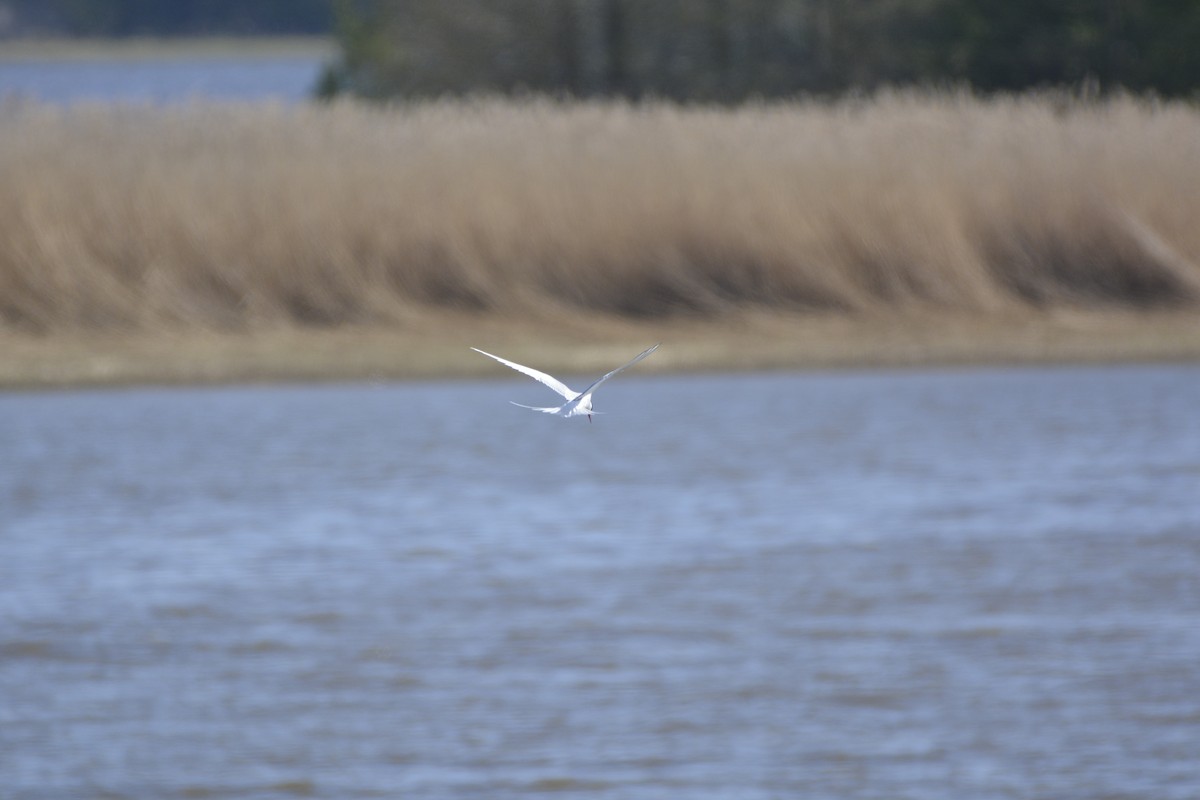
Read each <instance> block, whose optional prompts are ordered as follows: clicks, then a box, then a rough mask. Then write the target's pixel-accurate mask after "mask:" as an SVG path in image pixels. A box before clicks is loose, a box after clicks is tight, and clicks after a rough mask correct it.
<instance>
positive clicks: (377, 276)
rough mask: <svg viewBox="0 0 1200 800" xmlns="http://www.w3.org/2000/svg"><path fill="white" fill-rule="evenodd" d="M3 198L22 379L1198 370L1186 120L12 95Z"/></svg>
mask: <svg viewBox="0 0 1200 800" xmlns="http://www.w3.org/2000/svg"><path fill="white" fill-rule="evenodd" d="M0 178H2V183H0V185H2V186H3V189H0V345H3V351H2V352H3V353H4V356H3V357H2V359H0V372H2V373H3V374H2V375H0V381H3V382H5V383H8V384H10V385H12V384H17V383H25V384H31V383H39V382H52V383H53V382H72V381H75V380H81V381H85V382H86V381H89V380H155V379H163V380H176V379H178V380H189V379H197V378H201V379H203V378H205V377H208V378H209V379H214V380H215V379H223V378H222V376H225V377H255V376H262V377H289V376H290V377H307V376H318V377H319V376H321V375H325V376H335V375H336V376H339V377H353V376H359V375H366V374H380V375H389V376H390V375H398V374H435V373H440V374H450V373H460V372H466V371H468V370H474V369H475V367H473V366H471V365H470V362H469V361H468V360H466V359H465V358H464V357H462V356H460V355H455V354H454V353H457V349H454V350H447V351H446V352H447V355H445V356H444V357H438V358H432V359H429V360H428V361H423V360H422V359H425V358H426V356H420V355H418V351H424V352H430V351H431V350H430V348H432V351H437V352H439V353H440V352H441V350H440V347H441V345H439V343H440V342H446V343H448V344H449V345H452V346H453V348H460V345H463V344H465V339H467V338H470V339H471V341H470V343H471V344H476V343H479V342H487V341H496V340H500V341H504V342H507V343H509V344H511V345H512V346H513V347H515V348H518V349H522V350H524V351H525V352H529V353H530V355H537V352H534V351H536V350H537V348H536V347H534V346H533V345H531V344H530V343H532V342H535V341H537V340H538V339H542V338H544V337H545V335H546V331H548V330H554V329H557V328H558V327H559V326H561V325H563V324H564V321H565V323H566V324H568V326H574V327H573V328H571V329H572V330H575V331H576V333H577V334H578V335H577V337H576V339H577V341H578V342H585V341H591V342H597V343H598V344H597V347H599V348H600V349H603V347H602V346H603V345H613V346H617V345H626V344H632V345H634V346H636V345H637V344H640V342H641V341H642V340H643V339H645V338H646V337H647V336H654V337H655V338H656V339H658V338H675V339H677V340H679V341H682V342H684V347H683V349H678V348H677V349H676V352H679V353H686V355H680V356H678V358H679V359H680V360H679V362H678V363H676V366H679V367H689V366H690V367H702V366H714V367H715V366H729V365H743V366H745V365H756V366H784V365H791V364H800V363H912V362H914V361H923V362H928V361H943V362H944V361H955V362H957V361H965V360H998V359H999V360H1044V359H1046V358H1054V359H1056V360H1058V359H1077V358H1086V359H1089V360H1092V359H1095V358H1100V357H1105V354H1107V357H1109V358H1155V357H1167V358H1184V357H1196V356H1197V355H1200V342H1198V341H1197V339H1200V336H1198V335H1197V333H1196V331H1195V327H1196V326H1195V324H1194V322H1193V320H1194V318H1195V316H1196V315H1195V314H1194V312H1195V311H1196V310H1197V307H1198V303H1200V266H1198V265H1200V226H1197V225H1196V224H1195V221H1196V220H1197V219H1200V192H1198V191H1197V188H1196V187H1197V186H1200V110H1197V109H1196V108H1195V107H1192V106H1187V105H1183V104H1158V103H1152V102H1149V101H1139V100H1135V99H1132V98H1117V99H1114V100H1111V101H1105V102H1101V103H1078V102H1074V101H1071V100H1070V99H1068V98H1064V97H1061V96H1031V97H1023V98H1002V99H994V100H980V99H975V98H971V97H968V96H965V95H958V94H939V95H929V94H920V95H912V94H893V95H886V96H881V97H878V98H875V99H872V100H869V101H855V102H843V103H838V104H818V103H795V104H785V105H770V106H762V107H745V108H739V109H733V110H716V109H686V108H680V107H677V106H670V105H653V104H651V105H645V106H628V105H624V104H619V103H588V104H559V103H554V102H550V101H544V100H528V101H498V100H479V101H471V102H446V103H431V104H424V105H419V106H410V107H392V108H372V107H364V106H361V105H355V104H335V105H331V106H316V107H284V106H279V105H265V104H264V105H205V104H196V105H188V106H182V107H168V108H149V107H77V108H72V109H61V108H50V107H45V106H39V105H36V104H22V103H9V104H7V105H4V106H2V107H0ZM1073 326H1074V327H1073ZM1081 326H1082V327H1081ZM1081 331H1082V332H1081ZM481 337H491V338H490V339H485V338H481ZM568 338H570V337H568ZM460 340H463V341H460ZM154 341H158V342H164V343H167V342H169V343H172V344H171V345H170V347H168V348H167V350H168V352H170V353H174V354H175V355H174V356H169V357H164V358H160V359H157V360H156V357H155V356H154V353H155V352H158V350H160V349H162V348H158V347H157V346H155V345H152V344H148V343H152V342H154ZM319 342H336V343H339V345H338V347H337V348H335V355H332V356H330V357H328V358H325V359H324V360H322V358H319V357H317V356H316V355H315V354H316V353H318V352H324V350H327V349H328V347H325V346H323V345H320V344H318V343H319ZM726 342H738V343H740V348H741V349H739V350H737V351H736V352H733V351H731V350H730V348H729V347H728V346H727V345H726V344H723V343H726ZM905 342H907V343H908V344H905ZM956 342H957V344H956ZM222 343H224V344H222ZM249 343H254V344H249ZM356 343H357V344H356ZM914 343H915V344H914ZM164 346H165V345H164ZM376 347H378V348H379V349H378V353H377V355H374V356H367V355H360V356H356V355H353V354H354V353H356V352H361V353H364V354H365V353H367V352H368V351H370V352H375V351H374V350H373V349H372V348H376ZM256 348H258V349H256ZM323 348H324V350H323ZM410 350H411V352H409V351H410ZM89 352H91V353H93V354H94V355H95V358H96V359H98V360H95V361H94V362H93V361H89V358H90V356H88V355H87V354H88V353H89ZM251 352H254V353H258V355H255V356H253V357H251V356H250V355H248V354H249V353H251ZM565 352H566V351H565V350H564V351H563V352H562V353H558V354H556V353H555V352H554V351H553V350H552V349H551V350H547V351H544V352H543V353H542V354H543V355H544V356H545V358H547V359H548V360H549V361H550V362H551V363H552V364H553V363H554V362H556V361H558V360H560V359H562V358H563V357H565ZM622 352H623V351H622ZM665 352H666V349H665V348H664V353H665ZM56 353H57V354H58V355H56ZM106 353H107V354H108V355H106ZM113 353H123V354H124V355H112V354H113ZM271 353H275V355H274V356H272V355H271ZM287 353H294V355H286V354H287ZM722 353H724V354H725V355H721V354H722ZM743 353H745V355H743ZM71 354H75V355H74V356H72V355H71ZM222 354H224V355H222ZM347 354H351V355H347ZM705 354H707V355H705ZM468 355H469V354H468ZM603 355H604V356H608V355H609V354H608V353H607V352H605V353H604V354H603ZM309 356H311V357H309ZM106 358H107V359H108V361H105V359H106ZM114 359H115V360H114ZM599 360H603V359H598V361H599ZM664 361H666V359H664ZM47 362H49V365H50V367H53V369H49V372H55V370H57V373H56V375H57V377H51V376H49V375H48V373H47V375H46V376H44V377H43V378H38V377H37V375H38V374H42V373H45V372H46V370H45V369H43V370H42V373H39V372H38V370H37V369H34V368H33V367H29V366H27V367H24V368H23V367H21V366H20V365H21V364H25V365H36V364H45V363H47ZM105 363H107V364H109V367H99V368H97V367H95V364H105ZM122 363H124V364H128V365H133V366H127V367H119V366H113V365H114V364H122ZM156 363H157V364H159V366H157V367H155V366H153V365H154V364H156ZM172 363H174V364H175V366H171V365H172ZM221 363H224V364H226V366H225V367H222V366H220V364H221ZM70 364H76V365H77V366H75V367H71V366H69V365H70ZM89 364H92V366H88V365H89ZM189 364H191V365H193V366H192V367H189V366H188V365H189ZM138 365H140V366H138ZM567 366H570V365H567ZM583 366H588V365H582V364H581V365H580V367H581V368H582V367H583ZM89 370H90V371H89ZM22 375H23V376H24V377H22ZM72 376H74V377H72ZM89 376H90V377H89ZM106 376H107V377H106ZM114 376H115V377H114Z"/></svg>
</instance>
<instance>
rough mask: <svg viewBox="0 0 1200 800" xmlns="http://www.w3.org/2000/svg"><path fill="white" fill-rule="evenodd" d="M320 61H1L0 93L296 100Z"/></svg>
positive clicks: (55, 97)
mask: <svg viewBox="0 0 1200 800" xmlns="http://www.w3.org/2000/svg"><path fill="white" fill-rule="evenodd" d="M321 66H322V57H321V56H318V55H294V54H279V55H255V56H251V57H245V56H242V57H239V56H228V57H225V56H188V55H180V56H173V57H147V58H96V59H82V58H81V59H69V60H53V59H46V60H36V59H30V60H8V61H3V60H0V99H9V100H11V99H23V100H39V101H42V102H48V103H55V104H67V103H80V102H126V103H155V104H162V103H174V102H187V101H189V100H199V99H209V100H223V101H251V100H267V99H274V100H279V101H283V102H301V101H304V100H307V99H309V98H310V97H312V93H313V88H314V87H315V86H316V83H317V77H318V75H319V73H320V70H321Z"/></svg>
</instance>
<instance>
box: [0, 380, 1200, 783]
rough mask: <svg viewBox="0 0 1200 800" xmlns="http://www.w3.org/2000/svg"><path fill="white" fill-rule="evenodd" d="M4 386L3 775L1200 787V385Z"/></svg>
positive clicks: (0, 538)
mask: <svg viewBox="0 0 1200 800" xmlns="http://www.w3.org/2000/svg"><path fill="white" fill-rule="evenodd" d="M552 398H553V396H552V395H551V394H550V393H549V392H548V391H547V390H545V389H544V388H543V387H540V386H538V385H536V384H534V383H533V382H532V381H524V380H523V379H521V380H519V381H514V382H494V383H482V382H460V383H452V384H444V383H413V384H403V385H384V386H368V385H361V386H358V385H352V386H322V387H277V388H267V387H253V388H228V389H169V390H168V389H146V390H128V391H106V392H78V393H61V394H8V395H0V550H2V552H3V558H2V559H0V787H2V789H0V795H3V796H4V797H5V798H63V797H130V798H186V797H254V798H288V797H317V798H330V799H331V800H332V799H333V798H338V799H339V800H340V799H342V798H366V797H421V798H446V799H447V800H449V799H454V800H459V799H463V798H489V799H495V798H500V799H504V798H526V797H530V796H542V795H545V796H554V797H565V798H585V797H586V798H655V799H657V798H662V800H668V798H669V799H671V800H674V798H681V797H686V798H712V799H713V800H717V799H718V798H719V799H720V800H726V799H727V798H763V800H766V799H767V798H791V797H805V798H830V799H831V800H832V798H838V799H839V800H845V799H846V798H945V800H958V799H959V798H964V797H970V798H981V799H984V800H986V799H988V798H1042V797H1044V798H1080V800H1083V799H1084V798H1087V799H1088V800H1091V799H1092V798H1097V797H1138V798H1157V799H1159V800H1172V799H1174V798H1178V800H1184V798H1194V797H1196V796H1197V794H1198V792H1200V759H1197V757H1196V752H1197V750H1196V744H1197V742H1200V670H1198V669H1197V667H1196V665H1197V664H1200V624H1197V620H1198V619H1200V499H1198V498H1200V415H1198V414H1197V411H1196V410H1197V408H1200V369H1197V368H1195V367H1129V368H1116V367H1114V368H1101V369H1046V370H979V371H962V372H879V373H866V372H864V373H845V374H811V375H762V376H737V377H726V376H713V377H677V378H651V377H645V376H639V375H636V374H632V373H630V374H625V375H622V376H620V377H619V378H618V379H615V380H614V381H612V382H611V383H609V384H606V385H605V387H604V389H603V391H602V392H601V393H600V394H599V395H598V396H597V408H598V409H599V410H601V411H607V412H609V413H607V414H606V415H604V416H601V417H597V419H596V422H595V423H594V424H590V425H589V424H588V423H587V422H586V421H584V420H576V421H566V420H560V419H556V418H551V417H546V416H543V415H540V414H534V413H531V412H527V411H524V410H522V409H518V408H514V407H512V406H510V405H508V404H507V401H508V400H510V399H511V400H517V401H520V402H531V403H536V402H538V401H541V400H550V399H552Z"/></svg>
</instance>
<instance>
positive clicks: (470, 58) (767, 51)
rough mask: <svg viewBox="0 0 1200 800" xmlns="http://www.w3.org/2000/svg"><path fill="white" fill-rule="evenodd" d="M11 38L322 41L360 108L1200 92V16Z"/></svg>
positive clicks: (910, 17) (105, 1)
mask: <svg viewBox="0 0 1200 800" xmlns="http://www.w3.org/2000/svg"><path fill="white" fill-rule="evenodd" d="M6 21H7V22H6ZM5 24H6V25H7V28H8V29H9V31H10V32H14V31H15V32H18V33H19V32H30V31H32V32H51V33H59V34H66V35H73V36H130V35H157V36H172V35H194V34H214V33H215V34H275V33H279V34H284V33H287V34H296V33H318V34H319V33H328V32H331V31H332V32H333V33H334V35H335V36H336V38H337V40H338V42H339V45H340V52H341V57H340V58H339V60H338V62H337V63H336V64H334V65H332V66H331V67H330V68H329V70H328V72H327V74H326V75H325V78H324V80H323V83H322V90H323V92H324V93H325V94H336V93H339V92H349V93H354V94H359V95H364V96H370V97H395V96H403V97H422V96H430V95H441V94H447V93H450V94H456V93H467V92H522V91H528V92H549V93H555V94H570V95H576V96H582V97H591V96H621V97H631V98H639V97H665V98H673V99H679V100H703V101H718V102H722V101H723V102H734V101H738V100H743V99H746V98H752V97H781V96H790V95H795V94H799V93H811V94H839V93H844V92H846V91H853V90H870V89H872V88H875V87H877V86H881V85H888V84H914V83H917V84H955V85H962V84H967V85H971V86H973V87H975V88H976V89H978V90H981V91H1012V90H1021V89H1027V88H1031V87H1041V86H1063V85H1068V86H1079V85H1087V86H1091V87H1095V88H1098V89H1099V90H1101V91H1104V90H1107V89H1113V88H1117V87H1122V88H1126V89H1130V90H1133V91H1153V92H1157V93H1159V94H1162V95H1166V96H1193V97H1194V96H1196V95H1197V93H1198V92H1200V45H1198V44H1197V43H1200V0H172V1H171V2H165V0H0V26H3V25H5ZM2 32H3V31H0V33H2Z"/></svg>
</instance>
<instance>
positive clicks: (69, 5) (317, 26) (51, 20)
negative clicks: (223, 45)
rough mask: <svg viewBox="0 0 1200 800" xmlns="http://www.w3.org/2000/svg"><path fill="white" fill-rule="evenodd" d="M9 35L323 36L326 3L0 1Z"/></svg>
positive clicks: (328, 19)
mask: <svg viewBox="0 0 1200 800" xmlns="http://www.w3.org/2000/svg"><path fill="white" fill-rule="evenodd" d="M0 17H3V18H4V19H5V21H6V26H5V27H7V28H8V29H9V32H10V33H12V34H17V35H20V34H26V35H30V34H34V35H36V34H54V35H59V36H86V37H123V36H195V35H209V34H221V35H239V34H257V35H270V34H324V33H328V32H329V31H330V29H331V27H332V24H333V9H332V7H331V4H330V0H0Z"/></svg>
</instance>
